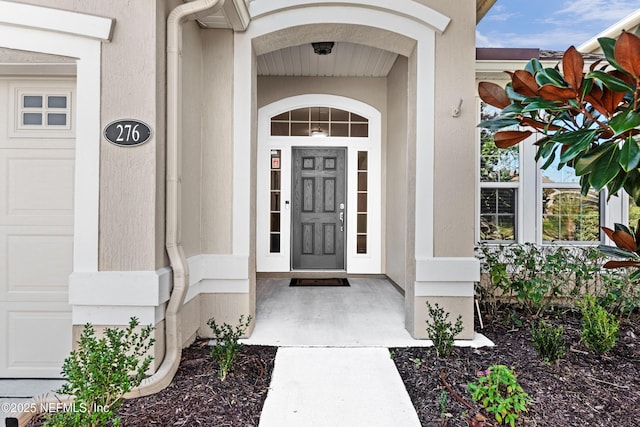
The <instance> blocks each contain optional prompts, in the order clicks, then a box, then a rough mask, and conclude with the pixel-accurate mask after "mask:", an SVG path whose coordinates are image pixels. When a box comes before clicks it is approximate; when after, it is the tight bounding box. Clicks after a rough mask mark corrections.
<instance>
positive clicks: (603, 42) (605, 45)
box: [598, 37, 622, 70]
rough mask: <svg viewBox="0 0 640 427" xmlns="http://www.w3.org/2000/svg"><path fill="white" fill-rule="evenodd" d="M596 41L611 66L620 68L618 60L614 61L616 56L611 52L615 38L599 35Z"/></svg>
mask: <svg viewBox="0 0 640 427" xmlns="http://www.w3.org/2000/svg"><path fill="white" fill-rule="evenodd" d="M598 43H599V44H600V47H601V48H602V52H603V53H604V57H605V58H606V59H607V62H608V63H609V64H611V66H612V67H613V68H616V69H618V70H621V69H622V67H621V66H620V64H618V61H616V58H615V56H614V54H613V51H614V49H615V46H616V39H612V38H610V37H600V38H599V39H598Z"/></svg>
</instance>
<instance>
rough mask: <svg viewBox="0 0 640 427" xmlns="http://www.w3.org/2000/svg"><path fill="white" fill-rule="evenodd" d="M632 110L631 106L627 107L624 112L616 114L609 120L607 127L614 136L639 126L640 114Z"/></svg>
mask: <svg viewBox="0 0 640 427" xmlns="http://www.w3.org/2000/svg"><path fill="white" fill-rule="evenodd" d="M632 108H633V106H629V108H627V109H626V110H625V111H623V112H621V113H619V114H616V115H615V116H614V117H613V118H612V119H611V120H609V127H610V128H611V129H613V131H614V132H615V133H616V135H620V134H621V133H624V132H626V131H628V130H631V129H635V128H637V127H638V126H640V113H636V112H635V111H633V109H632Z"/></svg>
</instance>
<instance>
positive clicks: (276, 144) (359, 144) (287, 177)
mask: <svg viewBox="0 0 640 427" xmlns="http://www.w3.org/2000/svg"><path fill="white" fill-rule="evenodd" d="M311 106H313V107H317V106H321V107H332V108H339V109H342V110H346V111H351V112H354V113H356V114H358V115H360V116H362V117H366V118H367V119H369V137H368V138H344V137H326V138H322V139H321V140H319V139H318V138H313V137H295V136H271V135H270V129H271V125H270V118H271V117H272V116H274V115H276V114H279V113H282V112H285V111H289V110H293V109H296V108H305V107H311ZM381 117H382V115H381V113H380V111H378V110H376V109H375V108H373V107H372V106H370V105H368V104H365V103H363V102H360V101H357V100H355V99H351V98H347V97H343V96H336V95H327V94H307V95H298V96H293V97H289V98H285V99H281V100H279V101H276V102H273V103H271V104H269V105H266V106H264V107H262V108H260V109H259V110H258V157H257V162H258V164H257V183H256V198H257V202H256V209H257V211H256V267H257V271H261V272H287V271H291V210H290V208H291V204H289V205H288V206H287V205H286V204H285V201H286V200H289V201H290V200H291V149H292V148H293V147H346V148H347V215H346V230H347V236H346V239H345V241H346V249H345V254H346V256H345V262H346V271H347V272H348V273H353V274H356V273H363V274H380V273H382V174H381V170H382V159H381V135H382V128H381ZM274 149H279V150H281V152H282V154H281V156H282V157H281V174H282V175H281V180H280V181H281V215H280V221H281V222H280V233H281V234H280V236H281V237H280V253H270V252H269V212H270V199H269V185H270V167H269V166H270V153H271V150H274ZM358 151H367V152H368V153H369V154H368V156H369V158H368V163H369V170H368V184H369V188H368V198H367V213H368V215H367V253H366V254H358V253H356V224H357V210H356V206H357V188H356V185H355V183H356V182H357V173H358V172H357V169H358Z"/></svg>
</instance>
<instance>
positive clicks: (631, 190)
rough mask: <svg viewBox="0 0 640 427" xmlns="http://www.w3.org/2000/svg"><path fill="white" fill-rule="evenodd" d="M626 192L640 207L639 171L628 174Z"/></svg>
mask: <svg viewBox="0 0 640 427" xmlns="http://www.w3.org/2000/svg"><path fill="white" fill-rule="evenodd" d="M624 191H626V192H627V194H628V195H629V197H631V199H632V200H633V201H634V202H635V204H636V205H637V206H640V173H639V172H638V169H633V170H631V171H629V172H628V173H627V180H626V181H625V183H624Z"/></svg>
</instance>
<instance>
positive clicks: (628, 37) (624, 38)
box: [613, 32, 640, 79]
mask: <svg viewBox="0 0 640 427" xmlns="http://www.w3.org/2000/svg"><path fill="white" fill-rule="evenodd" d="M613 56H614V57H615V58H616V61H618V64H620V67H622V69H623V70H624V71H626V72H627V73H629V74H631V75H632V76H633V77H635V78H636V79H638V78H640V38H638V37H637V36H634V35H633V34H631V33H627V32H623V33H622V34H621V35H620V37H619V38H618V41H617V42H616V44H615V47H614V50H613Z"/></svg>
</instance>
